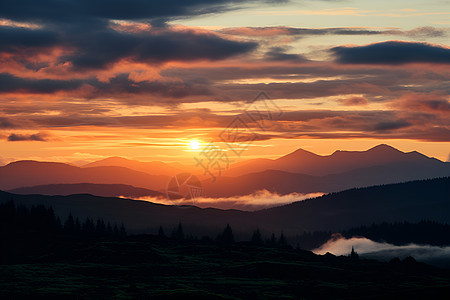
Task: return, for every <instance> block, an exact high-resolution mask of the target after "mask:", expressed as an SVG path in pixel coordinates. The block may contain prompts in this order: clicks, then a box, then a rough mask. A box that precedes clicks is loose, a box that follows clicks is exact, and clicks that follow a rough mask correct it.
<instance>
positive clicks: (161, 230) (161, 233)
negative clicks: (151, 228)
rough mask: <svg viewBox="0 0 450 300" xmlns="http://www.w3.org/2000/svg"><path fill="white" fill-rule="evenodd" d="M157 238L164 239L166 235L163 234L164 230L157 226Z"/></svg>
mask: <svg viewBox="0 0 450 300" xmlns="http://www.w3.org/2000/svg"><path fill="white" fill-rule="evenodd" d="M158 236H159V237H160V238H165V237H166V234H165V233H164V229H163V228H162V226H159V229H158Z"/></svg>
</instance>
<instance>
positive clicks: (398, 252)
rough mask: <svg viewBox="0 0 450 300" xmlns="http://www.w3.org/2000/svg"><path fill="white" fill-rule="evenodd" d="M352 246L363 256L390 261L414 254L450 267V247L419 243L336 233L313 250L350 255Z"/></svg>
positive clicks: (433, 263)
mask: <svg viewBox="0 0 450 300" xmlns="http://www.w3.org/2000/svg"><path fill="white" fill-rule="evenodd" d="M352 247H354V249H355V251H356V252H357V253H358V254H359V255H360V257H362V258H371V259H377V260H382V261H389V260H390V259H392V258H394V257H398V258H400V259H404V258H406V257H408V256H412V257H414V258H415V259H416V260H417V261H420V262H424V263H428V264H432V265H435V266H439V267H447V268H448V267H450V247H438V246H430V245H417V244H408V245H404V246H396V245H393V244H389V243H379V242H374V241H372V240H370V239H367V238H364V237H353V238H351V239H346V238H343V237H342V236H340V235H336V236H334V237H333V238H332V239H330V240H329V241H328V242H326V243H325V244H323V245H322V246H321V247H319V248H317V249H314V250H313V252H314V253H316V254H321V255H323V254H325V253H327V252H329V253H332V254H334V255H348V254H349V253H350V251H351V249H352Z"/></svg>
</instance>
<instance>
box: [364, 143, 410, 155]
mask: <svg viewBox="0 0 450 300" xmlns="http://www.w3.org/2000/svg"><path fill="white" fill-rule="evenodd" d="M369 151H371V152H374V151H380V152H387V151H389V152H401V153H403V152H402V151H400V150H398V149H396V148H394V147H392V146H390V145H387V144H379V145H377V146H375V147H372V148H370V149H369V150H367V152H369Z"/></svg>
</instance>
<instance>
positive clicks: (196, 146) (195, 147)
mask: <svg viewBox="0 0 450 300" xmlns="http://www.w3.org/2000/svg"><path fill="white" fill-rule="evenodd" d="M189 145H190V147H191V149H192V150H198V149H199V148H200V143H199V142H198V141H197V140H192V141H190V142H189Z"/></svg>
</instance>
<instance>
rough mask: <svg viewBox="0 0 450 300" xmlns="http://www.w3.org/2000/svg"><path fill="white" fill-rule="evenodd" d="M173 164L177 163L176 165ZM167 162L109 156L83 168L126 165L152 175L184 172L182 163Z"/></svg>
mask: <svg viewBox="0 0 450 300" xmlns="http://www.w3.org/2000/svg"><path fill="white" fill-rule="evenodd" d="M173 165H177V166H176V167H175V166H173ZM173 165H170V164H166V163H163V162H160V161H151V162H141V161H138V160H131V159H126V158H123V157H109V158H105V159H102V160H99V161H95V162H92V163H89V164H86V165H84V166H82V167H83V168H91V167H111V166H114V167H124V168H128V169H131V170H135V171H139V172H144V173H148V174H151V175H165V176H174V175H176V174H178V173H181V172H183V166H182V165H180V164H173Z"/></svg>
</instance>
